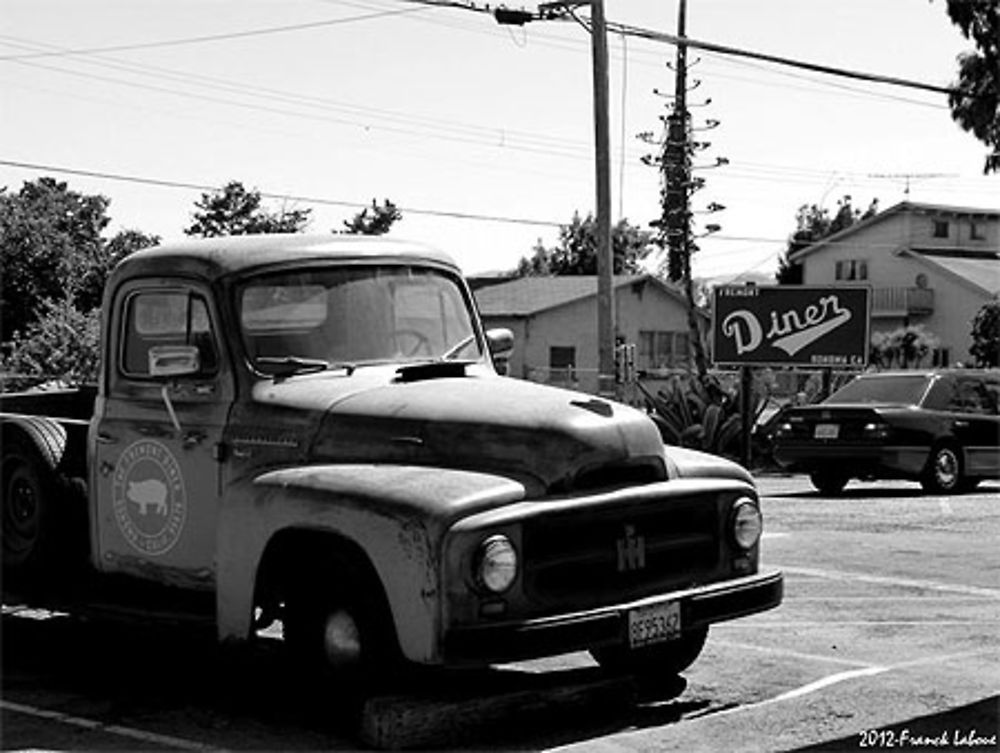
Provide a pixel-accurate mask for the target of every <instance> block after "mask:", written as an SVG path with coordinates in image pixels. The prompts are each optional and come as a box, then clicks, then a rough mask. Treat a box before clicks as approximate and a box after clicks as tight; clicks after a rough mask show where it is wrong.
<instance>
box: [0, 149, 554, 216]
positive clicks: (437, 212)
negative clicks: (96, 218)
mask: <svg viewBox="0 0 1000 753" xmlns="http://www.w3.org/2000/svg"><path fill="white" fill-rule="evenodd" d="M0 165H5V166H7V167H18V168H23V169H27V170H42V171H45V172H50V173H60V174H65V175H77V176H80V177H84V178H97V179H100V180H112V181H118V182H122V183H138V184H142V185H147V186H155V187H158V188H179V189H184V190H186V191H218V190H219V187H218V186H210V185H207V184H203V183H187V182H183V181H173V180H162V179H159V178H144V177H139V176H136V175H122V174H118V173H106V172H98V171H95V170H80V169H77V168H71V167H57V166H55V165H40V164H37V163H32V162H19V161H16V160H6V159H0ZM258 193H259V194H260V195H261V196H262V197H264V198H267V199H280V200H284V201H295V202H299V203H302V204H317V205H321V206H339V207H350V208H352V209H356V208H359V207H362V208H363V207H367V206H368V203H367V202H364V201H360V202H359V201H346V200H342V199H325V198H317V197H314V196H295V195H292V194H287V193H268V192H265V191H259V192H258ZM397 208H398V209H399V211H401V212H406V213H408V214H418V215H420V214H422V215H428V216H430V217H449V218H451V219H459V220H478V221H482V222H499V223H505V224H511V225H536V226H540V227H562V226H563V225H564V224H565V223H562V222H552V221H549V220H534V219H528V218H524V217H501V216H497V215H488V214H475V213H470V212H452V211H447V210H442V209H421V208H417V207H403V206H399V207H397Z"/></svg>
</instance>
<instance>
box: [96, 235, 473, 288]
mask: <svg viewBox="0 0 1000 753" xmlns="http://www.w3.org/2000/svg"><path fill="white" fill-rule="evenodd" d="M385 258H391V259H395V260H399V259H401V258H402V259H405V260H407V261H413V262H430V263H432V264H440V265H445V266H448V267H451V268H452V269H454V270H455V271H458V267H457V265H456V264H455V262H454V260H453V259H452V258H451V257H450V256H448V255H447V254H445V253H443V252H442V251H439V250H437V249H435V248H432V247H430V246H425V245H423V244H420V243H414V242H410V241H403V240H395V239H387V238H382V237H376V236H363V235H333V234H326V235H319V234H314V235H307V234H302V233H292V234H278V233H275V234H265V235H238V236H226V237H218V238H199V239H192V240H183V241H176V242H172V243H165V244H163V245H160V246H154V247H152V248H147V249H143V250H141V251H136V252H135V253H134V254H131V255H129V256H128V257H126V258H125V259H124V260H123V261H122V262H121V263H120V264H119V265H118V267H117V268H116V269H115V276H116V277H118V278H119V279H120V278H123V277H133V276H136V275H140V274H141V275H158V274H164V275H176V274H191V275H196V276H198V277H200V278H203V279H207V280H215V279H218V278H220V277H224V276H228V275H230V274H238V273H239V272H242V271H244V270H247V269H256V268H263V267H269V266H277V265H281V264H287V263H289V262H293V263H298V262H306V263H308V262H312V261H316V262H320V261H334V260H336V261H348V260H366V259H371V260H373V261H374V260H376V259H385Z"/></svg>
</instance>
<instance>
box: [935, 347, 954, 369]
mask: <svg viewBox="0 0 1000 753" xmlns="http://www.w3.org/2000/svg"><path fill="white" fill-rule="evenodd" d="M950 357H951V349H950V348H934V353H933V355H932V356H931V365H932V366H934V367H936V368H945V367H946V366H948V365H949V362H950Z"/></svg>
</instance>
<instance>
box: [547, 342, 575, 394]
mask: <svg viewBox="0 0 1000 753" xmlns="http://www.w3.org/2000/svg"><path fill="white" fill-rule="evenodd" d="M575 370H576V348H574V347H570V346H565V345H553V346H552V347H550V348H549V381H550V382H555V383H557V384H565V383H567V382H572V381H575V380H576V373H575Z"/></svg>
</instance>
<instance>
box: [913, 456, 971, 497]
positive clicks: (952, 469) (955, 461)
mask: <svg viewBox="0 0 1000 753" xmlns="http://www.w3.org/2000/svg"><path fill="white" fill-rule="evenodd" d="M965 483H966V482H965V478H964V469H963V467H962V452H961V450H959V449H958V448H957V447H956V446H955V445H953V444H950V443H944V444H939V445H936V446H935V447H934V449H932V450H931V455H930V457H929V458H927V466H926V467H925V468H924V473H923V476H921V478H920V484H921V486H923V487H924V490H925V491H928V492H930V493H932V494H955V493H956V492H959V491H961V490H962V488H963V486H964V485H965Z"/></svg>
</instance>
